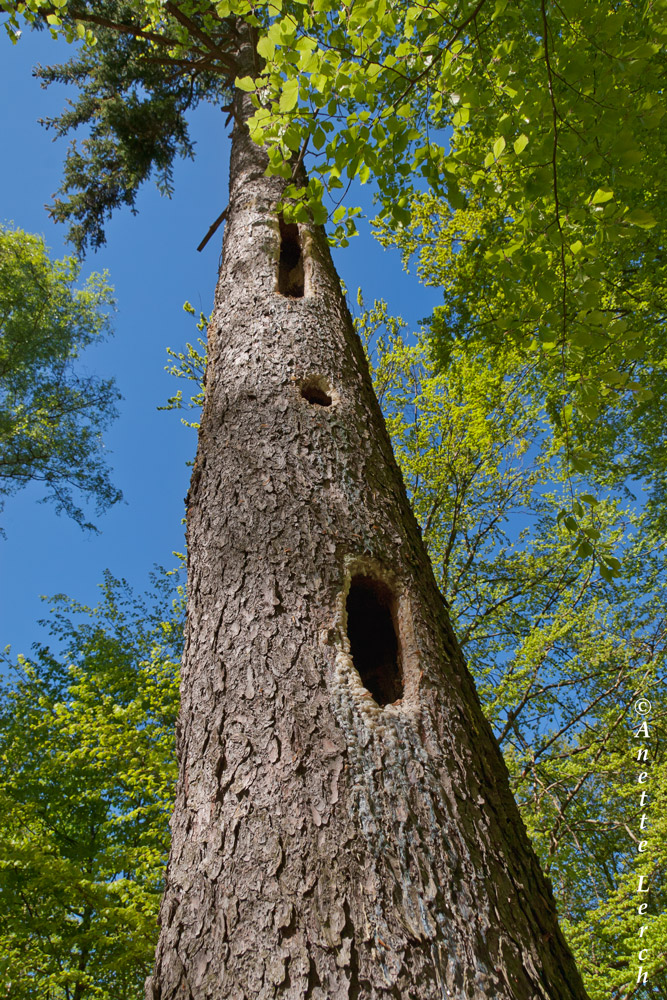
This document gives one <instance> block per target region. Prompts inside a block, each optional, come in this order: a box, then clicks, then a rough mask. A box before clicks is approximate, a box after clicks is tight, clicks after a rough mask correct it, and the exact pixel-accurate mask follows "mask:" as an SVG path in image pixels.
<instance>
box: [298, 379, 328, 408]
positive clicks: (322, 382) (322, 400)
mask: <svg viewBox="0 0 667 1000" xmlns="http://www.w3.org/2000/svg"><path fill="white" fill-rule="evenodd" d="M301 395H302V396H303V398H304V399H305V400H307V401H308V402H309V403H311V404H312V405H313V406H331V404H332V402H333V398H332V396H331V393H330V389H329V386H328V384H327V381H326V379H324V378H322V377H321V376H319V375H316V376H314V377H313V378H309V379H306V381H305V382H304V383H303V385H302V386H301Z"/></svg>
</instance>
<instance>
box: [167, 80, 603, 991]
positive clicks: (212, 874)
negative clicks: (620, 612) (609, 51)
mask: <svg viewBox="0 0 667 1000" xmlns="http://www.w3.org/2000/svg"><path fill="white" fill-rule="evenodd" d="M248 110H249V108H248V98H247V96H246V95H242V94H238V95H237V98H236V115H237V123H236V125H235V128H234V135H233V149H232V157H231V178H230V203H229V211H228V220H227V226H226V232H225V238H224V248H223V260H222V267H221V272H220V279H219V285H218V289H217V298H216V306H215V312H214V316H213V320H212V323H211V327H210V331H209V335H210V343H209V367H208V373H207V385H206V405H205V411H204V414H203V417H202V423H201V431H200V436H199V449H198V454H197V460H196V464H195V469H194V474H193V478H192V485H191V489H190V493H189V497H188V502H189V505H188V550H189V624H188V630H187V640H186V651H185V656H184V663H183V677H182V708H181V715H180V721H179V757H180V767H181V771H180V782H179V787H178V795H177V804H176V809H175V812H174V816H173V820H172V828H173V844H172V851H171V858H170V862H169V870H168V876H167V887H166V892H165V897H164V901H163V905H162V910H161V937H160V942H159V946H158V952H157V959H156V967H155V972H154V975H153V977H152V979H149V980H148V982H147V997H149V998H153V1000H172V998H176V997H178V998H182V997H189V998H192V1000H223V998H224V1000H268V998H273V997H275V998H284V1000H297V998H301V997H309V998H312V1000H343V998H348V1000H351V998H359V1000H371V998H372V1000H376V998H377V1000H379V998H388V997H394V998H398V997H400V998H402V1000H431V998H433V1000H434V998H439V1000H440V998H445V997H450V998H457V1000H478V998H495V1000H510V998H512V1000H536V998H545V997H549V998H552V1000H555V998H559V1000H566V998H568V1000H570V998H572V1000H575V998H576V1000H585V997H586V994H585V992H584V989H583V986H582V983H581V979H580V977H579V974H578V972H577V970H576V968H575V966H574V963H573V960H572V958H571V956H570V953H569V951H568V949H567V947H566V945H565V942H564V940H563V937H562V935H561V932H560V930H559V928H558V925H557V921H556V914H555V908H554V903H553V898H552V894H551V890H550V887H549V885H548V883H547V882H546V880H545V879H544V877H543V876H542V874H541V872H540V870H539V867H538V864H537V861H536V859H535V856H534V854H533V852H532V849H531V847H530V845H529V843H528V840H527V836H526V833H525V830H524V826H523V824H522V821H521V819H520V817H519V813H518V810H517V807H516V805H515V803H514V801H513V799H512V796H511V794H510V790H509V784H508V775H507V772H506V768H505V766H504V763H503V760H502V758H501V755H500V752H499V750H498V747H497V745H496V743H495V741H494V739H493V736H492V734H491V731H490V728H489V725H488V724H487V722H486V721H485V719H484V717H483V715H482V712H481V709H480V706H479V702H478V699H477V696H476V693H475V690H474V686H473V683H472V680H471V678H470V675H469V674H468V672H467V669H466V667H465V665H464V663H463V660H462V657H461V653H460V651H459V649H458V646H457V643H456V640H455V638H454V635H453V633H452V630H451V627H450V624H449V620H448V616H447V611H446V608H445V606H444V604H443V601H442V598H441V596H440V594H439V591H438V588H437V586H436V583H435V580H434V577H433V573H432V569H431V566H430V563H429V560H428V557H427V555H426V552H425V550H424V546H423V544H422V541H421V538H420V533H419V529H418V527H417V524H416V521H415V519H414V517H413V514H412V512H411V509H410V506H409V503H408V500H407V497H406V493H405V488H404V485H403V482H402V479H401V475H400V472H399V469H398V467H397V465H396V462H395V460H394V457H393V454H392V450H391V445H390V442H389V438H388V435H387V432H386V429H385V426H384V422H383V418H382V414H381V412H380V408H379V406H378V403H377V401H376V398H375V395H374V392H373V388H372V385H371V381H370V377H369V372H368V367H367V364H366V360H365V358H364V354H363V350H362V347H361V344H360V342H359V339H358V337H357V336H356V334H355V333H354V331H353V328H352V324H351V320H350V316H349V313H348V310H347V307H346V304H345V301H344V297H343V295H342V293H341V290H340V286H339V282H338V278H337V276H336V273H335V270H334V268H333V265H332V262H331V259H330V255H329V251H328V247H327V245H326V240H325V237H324V235H323V233H322V232H321V231H320V230H318V229H317V228H315V227H312V228H311V227H308V226H300V227H299V231H298V241H297V239H296V238H295V232H294V228H293V227H289V226H285V225H281V224H280V222H279V219H278V216H277V213H276V203H277V201H278V199H279V197H280V193H281V184H282V182H281V181H279V180H278V179H276V178H267V177H265V176H264V167H265V157H264V154H263V153H262V151H260V150H259V149H258V148H257V147H255V146H254V145H253V144H252V142H251V141H250V140H249V137H248V135H247V131H246V130H245V128H244V126H243V125H242V124H240V123H241V122H242V121H243V120H244V116H245V115H246V114H247V113H248ZM298 242H300V244H301V249H302V257H301V258H300V259H299V247H298ZM281 247H282V249H281ZM301 266H302V267H303V273H302V276H301V275H300V272H299V267H301ZM300 283H301V287H300ZM280 288H282V290H283V293H284V292H287V293H288V294H283V293H281V290H280ZM301 290H302V291H303V294H302V295H299V292H300V291H301ZM357 668H358V669H357ZM362 677H363V679H362ZM371 692H372V693H371Z"/></svg>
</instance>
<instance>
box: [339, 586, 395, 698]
mask: <svg viewBox="0 0 667 1000" xmlns="http://www.w3.org/2000/svg"><path fill="white" fill-rule="evenodd" d="M394 603H395V602H394V597H393V594H392V592H391V590H390V589H389V587H388V586H387V585H386V584H384V583H381V582H380V581H379V580H374V579H373V578H372V577H369V576H363V575H359V576H355V577H353V578H352V582H351V584H350V591H349V593H348V595H347V636H348V639H349V640H350V652H351V654H352V662H353V663H354V665H355V667H356V668H357V670H358V671H359V676H360V677H361V681H362V683H363V685H364V687H365V688H366V689H367V690H368V691H370V693H371V694H372V695H373V698H374V699H375V701H376V702H377V703H378V705H389V704H391V702H394V701H397V700H398V699H399V698H402V697H403V678H402V676H401V666H400V658H399V645H398V636H397V635H396V628H395V625H394V613H393V607H394Z"/></svg>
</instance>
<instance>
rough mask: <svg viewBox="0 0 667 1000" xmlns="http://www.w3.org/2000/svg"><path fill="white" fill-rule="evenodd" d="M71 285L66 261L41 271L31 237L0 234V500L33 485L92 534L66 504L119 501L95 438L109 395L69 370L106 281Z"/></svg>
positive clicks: (99, 332)
mask: <svg viewBox="0 0 667 1000" xmlns="http://www.w3.org/2000/svg"><path fill="white" fill-rule="evenodd" d="M78 277H79V266H78V264H77V262H76V261H75V260H74V258H72V257H66V258H64V259H63V260H60V261H55V262H54V261H51V260H50V259H49V256H48V253H47V249H46V247H45V245H44V240H43V239H42V238H41V237H40V236H34V235H32V234H30V233H25V232H23V230H21V229H9V228H4V227H1V226H0V499H2V498H3V497H6V496H8V495H10V494H12V493H15V492H16V491H17V490H20V489H21V488H22V487H23V486H25V485H27V483H29V482H39V483H43V484H44V488H45V496H44V499H45V500H50V501H53V502H54V503H55V505H56V509H57V510H58V511H64V512H65V513H66V514H68V515H69V516H70V517H73V518H74V519H75V520H76V521H77V522H78V523H79V524H81V525H82V526H85V527H92V525H91V524H88V523H86V521H85V515H84V512H83V510H82V509H81V507H80V506H78V504H77V501H76V499H75V498H76V495H77V494H81V495H83V496H84V497H85V498H86V499H88V500H94V501H95V503H96V506H97V510H98V511H101V510H105V509H106V508H107V507H109V506H110V505H111V504H113V503H115V502H116V501H117V500H119V499H120V496H121V494H120V493H119V491H118V490H117V489H115V487H114V486H113V485H112V483H111V482H110V479H109V473H108V469H107V466H106V463H105V459H104V446H103V443H102V438H101V431H102V429H104V428H105V427H106V426H107V425H108V424H109V423H110V421H111V420H112V419H113V417H114V416H115V415H116V410H115V402H116V400H117V399H118V398H119V394H118V392H117V391H116V389H115V387H114V383H113V380H110V379H109V380H105V379H100V378H97V377H95V376H91V375H85V374H83V373H82V371H81V369H80V368H79V367H78V359H79V356H80V354H81V352H82V351H83V350H84V349H85V348H86V347H88V346H89V345H90V344H93V343H95V342H96V341H99V340H101V339H102V338H103V337H104V335H105V334H106V333H107V332H108V329H109V323H108V316H107V312H106V309H105V307H107V306H109V305H111V304H112V303H113V298H112V289H111V287H110V286H109V283H108V280H107V277H106V275H104V274H92V275H91V276H90V277H89V278H88V280H87V281H86V282H85V284H84V285H83V286H82V287H80V288H77V287H76V282H77V280H78Z"/></svg>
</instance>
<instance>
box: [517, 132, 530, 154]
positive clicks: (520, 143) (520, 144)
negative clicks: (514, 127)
mask: <svg viewBox="0 0 667 1000" xmlns="http://www.w3.org/2000/svg"><path fill="white" fill-rule="evenodd" d="M527 145H528V136H527V135H524V134H523V133H522V134H521V135H520V136H519V138H518V139H516V140H515V142H514V152H515V153H516V154H517V156H518V155H519V153H523V151H524V149H525V148H526V146H527Z"/></svg>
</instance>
